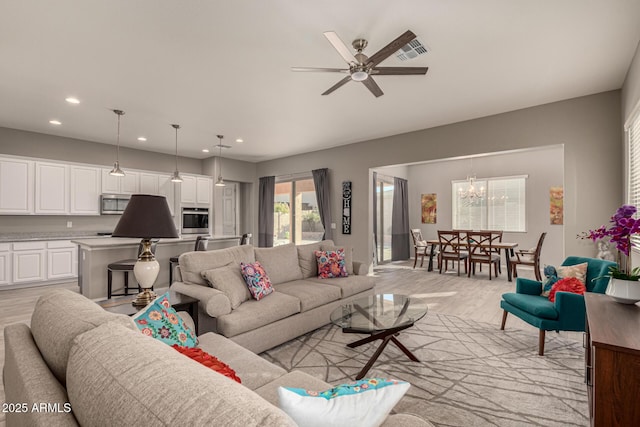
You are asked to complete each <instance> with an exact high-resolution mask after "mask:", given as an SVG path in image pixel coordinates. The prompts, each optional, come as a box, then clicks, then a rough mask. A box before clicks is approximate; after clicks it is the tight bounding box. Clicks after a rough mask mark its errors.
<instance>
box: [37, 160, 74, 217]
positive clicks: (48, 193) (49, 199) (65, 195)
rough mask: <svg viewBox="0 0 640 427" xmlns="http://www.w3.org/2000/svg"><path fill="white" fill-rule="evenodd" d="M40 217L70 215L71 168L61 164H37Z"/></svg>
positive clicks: (38, 212)
mask: <svg viewBox="0 0 640 427" xmlns="http://www.w3.org/2000/svg"><path fill="white" fill-rule="evenodd" d="M35 212H36V214H39V215H65V214H68V213H69V167H68V166H67V165H65V164H61V163H45V162H36V203H35Z"/></svg>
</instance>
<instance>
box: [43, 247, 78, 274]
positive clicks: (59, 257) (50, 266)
mask: <svg viewBox="0 0 640 427" xmlns="http://www.w3.org/2000/svg"><path fill="white" fill-rule="evenodd" d="M77 275H78V246H77V245H74V244H73V243H71V241H69V240H54V241H50V242H47V280H57V279H67V278H73V277H76V276H77Z"/></svg>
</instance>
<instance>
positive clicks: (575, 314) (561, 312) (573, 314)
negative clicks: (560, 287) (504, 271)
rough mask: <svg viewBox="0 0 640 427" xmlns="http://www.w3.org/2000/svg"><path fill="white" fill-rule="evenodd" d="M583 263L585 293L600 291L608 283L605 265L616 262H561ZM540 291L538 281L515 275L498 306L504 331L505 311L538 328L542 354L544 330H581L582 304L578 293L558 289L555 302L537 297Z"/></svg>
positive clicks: (568, 261) (569, 261)
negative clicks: (512, 290)
mask: <svg viewBox="0 0 640 427" xmlns="http://www.w3.org/2000/svg"><path fill="white" fill-rule="evenodd" d="M583 262H587V263H589V265H588V266H587V277H586V283H585V285H586V287H587V292H595V293H598V294H603V293H604V291H605V290H606V289H607V285H608V284H609V277H604V276H606V275H607V274H609V267H611V266H614V265H616V263H615V262H611V261H605V260H602V259H595V258H581V257H575V256H570V257H568V258H567V259H565V260H564V262H563V263H562V265H563V266H565V265H576V264H582V263H583ZM594 279H596V280H594ZM541 293H542V283H541V282H537V281H535V280H530V279H523V278H521V277H518V279H517V280H516V292H515V293H506V294H502V301H500V307H501V308H502V309H503V310H504V313H503V314H502V325H501V326H500V329H502V330H504V325H505V323H506V321H507V314H508V313H511V314H513V315H514V316H518V317H519V318H521V319H522V320H524V321H525V322H527V323H528V324H530V325H532V326H535V327H536V328H538V329H540V336H539V338H538V347H539V349H538V354H539V355H540V356H543V355H544V336H545V331H577V332H580V331H582V332H584V328H585V307H584V296H582V295H578V294H572V293H569V292H558V293H557V294H556V301H555V302H551V301H549V299H548V298H547V297H543V296H541V295H540V294H541Z"/></svg>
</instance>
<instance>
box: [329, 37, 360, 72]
mask: <svg viewBox="0 0 640 427" xmlns="http://www.w3.org/2000/svg"><path fill="white" fill-rule="evenodd" d="M324 36H325V37H326V38H327V40H329V43H331V45H332V46H333V48H334V49H335V50H337V51H338V53H339V54H340V56H342V58H343V59H344V60H345V61H347V64H351V63H352V62H354V63H356V64H357V63H358V60H357V59H356V57H355V56H353V53H351V50H349V48H348V47H347V46H346V45H345V44H344V42H343V41H342V40H341V39H340V37H338V35H337V34H336V33H335V32H334V31H326V32H325V33H324Z"/></svg>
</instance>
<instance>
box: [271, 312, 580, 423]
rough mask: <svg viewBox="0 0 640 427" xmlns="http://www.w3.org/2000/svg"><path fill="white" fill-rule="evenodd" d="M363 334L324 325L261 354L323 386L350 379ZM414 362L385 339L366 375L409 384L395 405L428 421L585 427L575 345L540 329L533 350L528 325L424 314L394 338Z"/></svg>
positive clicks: (365, 352) (368, 349) (533, 333)
mask: <svg viewBox="0 0 640 427" xmlns="http://www.w3.org/2000/svg"><path fill="white" fill-rule="evenodd" d="M364 336H365V335H358V334H343V333H342V331H341V329H340V328H338V327H336V326H331V325H328V326H325V327H323V328H320V329H318V330H316V331H314V332H311V333H309V334H306V335H303V336H301V337H299V338H297V339H295V340H292V341H290V342H288V343H285V344H283V345H281V346H279V347H276V348H274V349H271V350H269V351H267V352H264V353H262V354H261V356H262V357H264V358H265V359H267V360H269V361H270V362H273V363H275V364H277V365H279V366H282V367H283V368H284V369H286V370H288V371H291V370H295V369H297V370H301V371H304V372H306V373H308V374H310V375H313V376H315V377H318V378H321V379H323V380H324V381H326V382H328V383H330V384H334V385H337V384H340V383H345V382H349V381H352V380H353V379H354V378H355V376H356V375H357V374H358V372H359V371H360V369H361V368H362V367H363V366H364V364H365V363H366V362H367V361H368V360H369V357H370V356H371V355H372V354H373V353H374V351H375V349H376V348H377V346H378V343H379V342H380V341H378V342H377V343H371V344H367V345H363V346H360V347H358V348H355V349H350V348H348V347H346V346H345V344H347V343H349V342H352V341H355V340H356V339H358V338H359V337H364ZM399 340H400V342H402V343H403V344H404V345H405V346H407V348H409V349H410V350H411V351H412V352H413V353H414V354H415V355H416V356H417V357H418V359H420V360H421V362H420V363H417V362H412V361H410V360H409V359H408V358H407V357H406V356H405V355H404V354H403V353H402V352H401V351H400V350H399V349H398V348H397V347H396V346H395V344H393V343H389V345H388V346H387V348H386V349H385V350H384V352H383V353H382V355H381V356H380V358H379V359H378V361H377V362H376V364H375V365H374V366H373V368H371V370H370V371H369V373H368V374H367V377H389V378H396V379H400V380H405V381H408V382H409V383H411V385H412V386H411V388H410V389H409V392H408V393H407V394H406V395H405V396H404V398H403V399H402V400H401V401H400V402H399V403H398V405H396V408H395V410H396V411H398V412H407V413H413V414H418V415H420V416H421V417H422V418H424V419H427V420H429V421H431V422H432V423H433V424H435V425H436V426H465V427H466V426H523V425H534V426H586V425H589V421H588V413H589V412H588V411H589V410H588V407H587V394H586V386H585V385H584V382H583V371H584V359H583V358H584V350H583V348H582V344H581V343H578V342H573V341H569V340H566V339H563V338H561V337H558V336H556V334H555V333H547V341H546V346H545V356H544V357H539V356H538V355H537V354H538V333H537V330H536V329H533V328H531V330H519V329H512V330H506V331H500V330H499V327H498V326H497V325H490V324H482V323H477V322H473V321H468V320H464V319H461V318H458V317H456V316H448V315H443V314H434V313H429V314H428V315H427V316H426V317H425V318H423V319H422V320H420V321H419V322H418V323H417V324H416V325H414V327H413V328H409V329H407V330H405V331H403V332H402V333H401V335H400V336H399Z"/></svg>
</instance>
